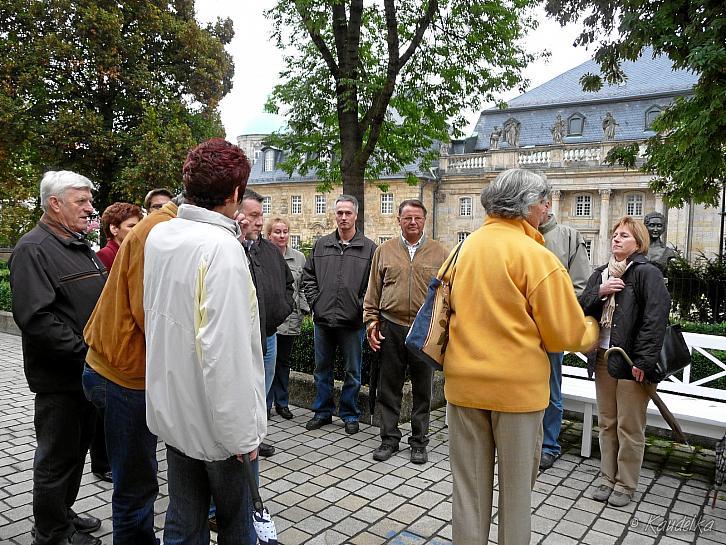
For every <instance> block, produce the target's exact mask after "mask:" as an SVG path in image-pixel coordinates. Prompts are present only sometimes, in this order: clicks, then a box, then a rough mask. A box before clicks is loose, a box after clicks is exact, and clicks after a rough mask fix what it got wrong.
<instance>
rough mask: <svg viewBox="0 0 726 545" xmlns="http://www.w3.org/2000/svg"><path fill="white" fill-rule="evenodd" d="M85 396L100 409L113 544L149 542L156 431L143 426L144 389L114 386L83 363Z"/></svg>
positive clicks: (153, 539) (146, 544)
mask: <svg viewBox="0 0 726 545" xmlns="http://www.w3.org/2000/svg"><path fill="white" fill-rule="evenodd" d="M83 389H84V391H85V393H86V397H88V399H89V400H90V401H91V402H92V403H93V404H94V405H95V406H96V407H98V408H100V409H104V418H105V428H106V445H107V447H108V458H109V462H110V464H111V472H112V473H113V496H112V498H111V510H112V514H113V543H114V545H134V544H138V545H155V544H156V543H158V541H157V539H156V536H155V535H154V501H155V500H156V496H157V494H158V493H159V483H158V481H157V478H156V473H157V469H158V465H157V460H156V442H157V440H156V436H155V435H154V434H152V433H151V432H150V431H149V428H148V427H147V426H146V392H145V391H144V390H131V389H130V388H124V387H123V386H119V385H118V384H116V383H115V382H112V381H110V380H108V379H106V378H105V377H103V376H101V375H99V374H98V373H96V371H94V370H93V369H91V368H90V367H88V366H86V368H85V370H84V371H83Z"/></svg>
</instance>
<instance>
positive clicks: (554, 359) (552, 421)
mask: <svg viewBox="0 0 726 545" xmlns="http://www.w3.org/2000/svg"><path fill="white" fill-rule="evenodd" d="M547 357H549V359H550V404H549V405H548V406H547V409H546V410H545V413H544V418H543V420H542V428H543V431H544V436H543V439H542V452H544V453H548V454H553V455H555V456H559V455H560V451H561V450H562V449H561V447H560V443H559V442H558V439H559V437H560V430H561V429H562V413H563V410H562V359H563V358H564V354H563V353H562V352H554V353H547Z"/></svg>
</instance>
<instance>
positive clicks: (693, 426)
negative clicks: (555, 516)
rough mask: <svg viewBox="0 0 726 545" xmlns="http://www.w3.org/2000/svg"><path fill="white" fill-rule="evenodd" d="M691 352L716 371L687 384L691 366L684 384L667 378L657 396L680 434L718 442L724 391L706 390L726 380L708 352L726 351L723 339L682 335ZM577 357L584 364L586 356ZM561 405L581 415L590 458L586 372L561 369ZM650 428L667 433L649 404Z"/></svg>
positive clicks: (590, 397) (591, 390)
mask: <svg viewBox="0 0 726 545" xmlns="http://www.w3.org/2000/svg"><path fill="white" fill-rule="evenodd" d="M684 337H685V339H686V343H687V344H688V346H689V348H690V349H691V352H692V353H693V352H698V353H700V354H702V355H703V356H704V357H706V358H707V359H708V360H709V361H710V362H711V364H712V366H713V367H714V369H715V372H714V373H713V374H710V375H708V376H706V377H704V378H702V379H699V380H696V381H693V382H692V381H691V380H690V371H691V370H690V366H689V367H687V368H686V369H685V370H684V373H683V380H682V381H681V380H678V379H676V378H674V377H670V378H669V380H666V381H664V382H662V383H661V384H659V385H658V393H659V395H660V397H661V398H662V399H663V401H664V402H665V404H666V406H667V407H668V408H669V409H670V411H671V412H672V413H673V416H675V417H676V419H677V420H678V422H679V423H680V425H681V428H683V432H684V433H686V434H691V435H699V436H701V437H711V438H714V439H720V438H721V437H722V436H723V433H724V431H725V430H726V390H718V389H716V388H710V387H708V386H706V385H707V384H708V383H709V382H712V381H714V380H716V379H718V378H720V377H723V376H726V363H724V362H722V361H720V360H719V359H718V358H716V357H714V356H713V355H712V354H710V353H709V352H708V351H707V350H709V349H711V350H724V351H726V337H718V336H715V335H703V334H700V333H684ZM577 356H578V357H579V358H580V359H582V360H585V356H583V355H582V354H580V353H578V354H577ZM562 375H563V377H562V402H563V406H564V408H565V409H566V410H570V411H575V412H579V413H582V415H583V418H582V445H581V449H580V452H581V454H582V456H584V457H586V458H587V457H589V456H590V453H591V445H592V424H593V422H592V417H593V413H595V412H596V405H597V401H596V398H595V381H594V380H590V379H588V378H587V370H586V369H582V368H579V367H572V366H569V365H565V366H563V368H562ZM647 414H648V418H647V423H648V425H649V426H654V427H658V428H664V429H669V426H668V424H666V422H665V421H664V420H663V418H662V417H661V415H660V411H658V408H657V407H656V406H655V405H654V404H653V402H652V401H651V402H650V403H649V404H648V413H647Z"/></svg>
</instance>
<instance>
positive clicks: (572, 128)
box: [567, 114, 585, 136]
mask: <svg viewBox="0 0 726 545" xmlns="http://www.w3.org/2000/svg"><path fill="white" fill-rule="evenodd" d="M584 129H585V116H584V115H582V114H572V115H571V116H570V117H569V118H567V136H582V132H583V130H584Z"/></svg>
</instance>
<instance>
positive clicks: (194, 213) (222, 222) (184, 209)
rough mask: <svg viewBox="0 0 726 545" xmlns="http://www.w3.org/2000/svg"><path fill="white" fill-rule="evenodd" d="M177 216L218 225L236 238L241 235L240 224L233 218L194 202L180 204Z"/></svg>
mask: <svg viewBox="0 0 726 545" xmlns="http://www.w3.org/2000/svg"><path fill="white" fill-rule="evenodd" d="M177 217H178V218H182V219H185V220H189V221H197V222H199V223H209V224H210V225H216V226H217V227H221V228H222V229H225V230H227V231H229V233H230V234H231V235H233V236H234V237H235V238H236V237H239V236H240V230H239V225H238V224H237V222H236V221H234V220H233V219H232V218H228V217H227V216H223V215H222V214H220V213H219V212H215V211H214V210H207V209H206V208H202V207H200V206H195V205H193V204H182V205H181V206H179V210H178V212H177Z"/></svg>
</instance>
